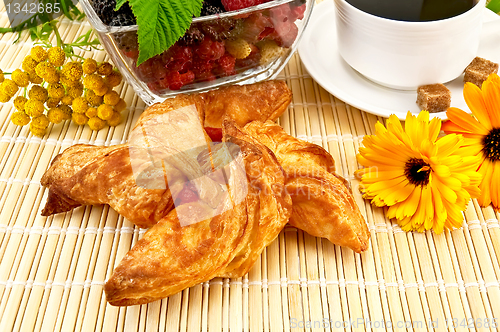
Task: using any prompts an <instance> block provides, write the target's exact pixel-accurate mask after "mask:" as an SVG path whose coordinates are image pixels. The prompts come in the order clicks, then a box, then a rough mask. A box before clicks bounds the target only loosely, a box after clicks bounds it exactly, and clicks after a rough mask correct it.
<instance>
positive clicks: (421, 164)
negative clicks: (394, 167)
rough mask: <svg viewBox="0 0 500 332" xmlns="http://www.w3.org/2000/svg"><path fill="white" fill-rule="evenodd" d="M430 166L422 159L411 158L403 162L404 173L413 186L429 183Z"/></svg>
mask: <svg viewBox="0 0 500 332" xmlns="http://www.w3.org/2000/svg"><path fill="white" fill-rule="evenodd" d="M430 174H431V166H430V165H429V164H427V163H426V162H425V161H423V160H422V159H418V158H411V159H410V160H408V161H407V162H406V164H405V175H406V178H407V179H408V181H410V183H411V184H413V185H415V186H426V185H427V184H428V183H429V175H430Z"/></svg>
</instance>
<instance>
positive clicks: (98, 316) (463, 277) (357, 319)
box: [0, 6, 500, 332]
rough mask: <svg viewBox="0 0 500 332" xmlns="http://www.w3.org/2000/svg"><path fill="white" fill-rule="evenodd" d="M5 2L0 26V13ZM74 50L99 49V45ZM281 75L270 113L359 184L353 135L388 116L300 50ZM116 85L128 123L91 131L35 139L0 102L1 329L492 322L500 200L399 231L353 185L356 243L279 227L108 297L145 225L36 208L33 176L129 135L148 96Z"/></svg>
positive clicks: (13, 57)
mask: <svg viewBox="0 0 500 332" xmlns="http://www.w3.org/2000/svg"><path fill="white" fill-rule="evenodd" d="M2 8H3V6H2ZM2 11H3V12H2V15H1V17H0V19H1V21H0V26H7V24H8V23H7V22H8V19H7V15H6V14H5V10H4V9H2ZM59 25H60V28H59V29H60V31H61V34H62V37H63V38H64V39H65V40H66V41H70V40H72V38H74V37H75V36H78V35H81V34H82V32H85V31H87V30H88V29H90V26H89V24H88V23H86V22H84V23H81V24H80V23H72V22H69V21H67V20H64V19H63V20H62V22H61V23H60V24H59ZM15 38H16V36H15V35H13V34H6V35H3V36H1V38H0V58H1V60H0V68H2V69H4V70H7V69H14V68H18V67H20V64H21V61H22V59H23V58H24V56H25V55H26V54H27V53H28V52H29V49H30V48H31V46H32V42H31V41H30V40H29V38H28V36H27V35H23V37H22V38H21V41H20V42H18V43H16V44H13V41H14V40H15ZM82 55H85V56H91V57H94V58H95V59H96V60H97V61H102V60H103V59H105V58H106V54H105V53H104V52H103V51H93V52H84V53H82ZM279 78H280V79H283V80H285V81H286V82H287V83H288V85H289V87H290V88H291V89H292V92H293V102H292V104H291V105H290V107H289V109H288V111H287V112H286V113H285V114H284V115H283V116H282V117H281V118H280V119H279V123H280V124H281V125H282V126H283V127H284V128H285V130H286V131H287V132H289V133H291V134H292V135H294V136H296V137H298V138H301V139H305V140H307V141H310V142H314V143H316V144H319V145H321V146H323V147H324V148H326V149H327V150H329V151H330V153H331V154H332V155H333V157H334V158H335V161H336V165H337V170H338V172H340V173H341V174H342V175H343V176H344V177H346V178H347V179H349V180H350V182H351V185H352V187H353V188H356V187H357V182H356V179H355V178H354V177H353V172H354V171H355V170H356V169H357V168H358V164H357V162H356V159H355V155H356V152H357V150H358V147H359V145H360V143H361V141H362V138H363V135H365V134H370V133H372V132H373V130H374V124H375V123H376V122H377V121H384V119H381V118H378V117H376V116H374V115H371V114H368V113H365V112H361V111H360V110H358V109H356V108H353V107H350V106H349V105H346V104H345V103H343V102H342V101H340V100H338V99H337V98H335V97H334V96H332V95H330V94H329V93H328V92H326V91H325V90H324V89H322V88H321V87H320V86H319V85H318V84H317V83H315V81H314V80H313V79H312V78H311V77H310V76H309V74H308V73H307V71H306V70H305V68H304V66H303V65H302V63H301V61H300V58H299V55H298V54H295V55H294V56H293V58H292V59H291V61H290V63H289V64H288V65H287V66H286V68H285V69H284V70H283V72H282V73H281V74H280V76H279ZM119 91H120V93H121V96H122V97H123V98H125V100H126V101H127V104H128V105H129V107H128V109H127V111H125V114H126V117H125V119H124V122H123V123H122V124H120V125H119V126H117V127H116V128H106V129H103V130H101V131H99V132H93V131H91V130H90V129H89V128H88V126H85V127H82V126H80V127H78V126H76V125H74V124H69V123H68V122H66V123H63V124H59V125H53V126H51V127H50V128H49V129H50V133H49V134H48V135H46V136H45V137H44V138H42V139H40V138H37V137H33V136H32V135H30V134H29V131H28V128H27V126H26V127H23V128H19V127H17V126H15V125H13V124H12V123H11V122H10V115H11V113H12V112H13V105H12V103H7V104H3V106H1V108H0V195H1V196H0V197H1V198H0V211H1V212H0V260H1V261H0V299H1V300H0V331H1V332H5V331H23V332H24V331H50V332H52V331H105V332H108V331H177V330H179V331H220V330H222V331H302V330H305V331H323V330H325V331H328V330H344V329H345V330H347V331H381V330H391V329H392V330H397V331H426V330H437V331H446V330H454V329H453V328H452V327H453V326H455V327H456V330H457V331H467V330H471V331H472V330H478V331H495V330H498V329H497V328H495V327H493V325H494V324H492V323H493V322H494V321H495V322H496V324H497V325H499V324H500V288H499V280H500V264H499V257H500V230H499V219H500V215H499V214H498V213H495V212H494V210H493V209H492V208H491V207H487V208H480V207H479V206H478V205H477V203H476V202H475V201H472V202H471V203H470V204H469V206H468V208H467V210H466V211H465V213H464V223H463V227H462V228H461V229H457V230H454V231H452V232H444V234H441V235H436V234H434V233H433V232H426V233H404V232H402V231H401V229H400V228H399V227H398V226H397V225H395V224H393V223H392V222H391V221H390V220H388V219H387V218H385V217H384V211H383V210H382V209H380V208H375V207H372V206H371V205H370V204H369V203H367V202H365V201H364V200H363V199H362V198H361V196H360V195H359V193H358V192H357V191H356V190H354V194H355V198H356V201H357V203H358V205H359V206H360V208H361V210H362V213H363V214H364V216H365V218H366V220H367V222H368V224H369V229H370V233H371V241H370V247H369V249H368V250H367V251H366V252H365V253H363V254H354V253H353V252H352V251H351V250H349V249H344V248H340V247H338V246H334V245H333V244H332V243H330V242H329V241H327V240H324V239H319V238H315V237H312V236H310V235H308V234H307V233H304V232H302V231H300V230H297V229H295V228H293V227H286V228H285V229H284V230H283V232H281V234H280V235H279V237H278V238H277V239H276V240H275V241H274V242H273V243H272V244H271V245H270V246H269V247H267V248H266V249H265V251H264V252H263V254H262V256H261V258H260V259H259V261H258V262H257V264H256V265H255V267H254V268H253V269H252V270H251V271H250V272H249V273H248V275H247V276H245V277H243V278H240V279H214V280H211V281H209V282H206V283H203V284H200V285H197V286H195V287H192V288H191V289H187V290H184V291H183V292H181V293H178V294H176V295H173V296H171V297H169V298H168V299H164V300H162V301H157V302H154V303H151V304H148V305H142V306H132V307H126V308H117V307H112V306H110V305H108V304H107V303H106V301H105V298H104V293H103V285H104V282H105V280H106V279H107V278H108V277H109V275H110V273H111V272H112V269H113V267H114V266H115V265H116V264H117V263H118V262H119V261H120V260H121V258H122V257H123V256H124V255H125V253H126V252H127V251H128V250H129V249H130V248H131V246H132V245H134V243H135V242H136V241H137V239H138V238H139V237H140V236H141V235H142V234H143V230H141V229H138V228H137V227H135V226H134V225H133V224H132V223H130V222H129V221H127V220H126V219H124V218H123V217H121V216H119V215H118V214H117V213H116V212H115V211H113V210H112V209H110V208H109V207H107V206H93V207H85V208H77V209H75V210H73V211H72V212H68V213H66V214H58V215H56V216H53V217H49V218H45V217H41V216H40V211H41V208H42V206H43V205H44V203H45V201H46V198H47V190H45V189H44V188H43V187H41V186H40V178H41V175H42V174H43V172H44V171H45V170H46V169H47V168H48V166H49V163H50V161H51V160H52V158H53V157H55V156H56V155H57V154H58V153H59V152H61V151H63V150H64V149H65V148H67V147H69V146H70V145H73V144H76V143H91V144H96V145H113V144H118V143H122V142H124V141H125V140H126V138H127V135H128V133H129V131H130V128H131V127H132V125H133V124H134V123H135V122H136V120H137V118H138V116H139V115H140V113H141V112H142V111H143V110H144V108H145V104H144V103H143V102H142V101H141V100H140V99H139V98H138V97H137V96H136V95H135V94H134V92H133V90H132V89H131V88H130V87H129V86H128V85H126V84H122V86H120V89H119ZM472 322H475V323H476V324H475V325H473V324H472ZM454 323H455V325H453V324H454ZM488 323H489V324H488ZM488 325H489V327H488Z"/></svg>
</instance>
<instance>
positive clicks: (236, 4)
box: [221, 0, 267, 12]
mask: <svg viewBox="0 0 500 332" xmlns="http://www.w3.org/2000/svg"><path fill="white" fill-rule="evenodd" d="M221 2H222V5H223V6H224V8H225V9H226V10H227V11H228V12H230V11H233V10H238V9H243V8H247V7H252V6H257V5H260V4H261V3H264V2H267V1H265V0H222V1H221Z"/></svg>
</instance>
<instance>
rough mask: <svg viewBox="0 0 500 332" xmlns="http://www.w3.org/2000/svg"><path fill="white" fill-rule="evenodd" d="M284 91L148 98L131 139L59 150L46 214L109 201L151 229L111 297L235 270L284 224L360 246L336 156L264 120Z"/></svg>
mask: <svg viewBox="0 0 500 332" xmlns="http://www.w3.org/2000/svg"><path fill="white" fill-rule="evenodd" d="M290 101H291V93H290V90H289V89H288V88H287V87H286V85H285V84H284V83H283V82H277V81H269V82H264V83H257V84H252V85H246V86H231V87H227V88H221V89H218V90H215V91H210V92H207V93H202V94H193V95H179V96H177V97H176V98H172V99H169V100H166V101H165V102H163V103H160V104H155V105H153V106H151V107H149V108H148V109H147V110H146V111H144V113H143V114H142V115H141V117H140V118H139V120H138V122H137V124H136V125H135V127H134V128H133V130H132V131H131V134H130V136H129V138H128V142H127V144H122V145H116V146H111V147H96V146H90V145H75V146H72V147H70V148H68V149H66V150H65V151H64V152H63V153H61V154H60V155H58V156H57V157H56V158H55V159H54V160H53V162H52V164H51V166H50V168H49V169H48V170H47V172H46V173H45V174H44V176H43V178H42V184H43V185H44V186H46V187H48V188H49V195H48V199H47V203H46V205H45V208H44V210H43V212H42V214H43V215H51V214H54V213H58V212H65V211H69V210H70V209H72V208H74V207H77V206H80V205H86V204H109V205H110V206H111V207H113V208H114V209H115V210H116V211H117V212H118V213H120V214H121V215H123V216H124V217H126V218H127V219H129V220H130V221H132V222H134V223H135V224H136V225H138V226H140V227H144V228H150V229H149V230H148V231H147V232H146V233H145V234H144V236H143V238H142V239H140V240H139V241H138V242H137V244H136V245H135V246H134V247H133V248H132V249H131V250H130V252H129V253H128V254H127V255H126V256H125V257H124V259H123V260H122V261H121V262H120V263H119V265H118V266H117V267H116V269H115V271H114V273H113V275H112V276H111V277H110V279H109V280H108V281H107V283H106V285H105V292H106V297H107V300H108V301H109V302H110V303H111V304H113V305H131V304H142V303H147V302H151V301H154V300H156V299H160V298H164V297H167V296H169V295H171V294H174V293H177V292H178V291H181V290H182V289H185V288H187V287H191V286H193V285H195V284H198V283H200V282H203V281H207V280H210V279H212V278H214V277H227V278H237V277H241V276H243V275H244V274H246V273H247V272H248V271H249V269H250V268H251V267H252V265H253V264H254V263H255V261H256V260H257V259H258V257H259V255H260V254H261V252H262V250H263V249H264V248H265V247H266V246H267V245H268V244H269V243H270V242H271V241H273V240H274V239H275V238H276V236H277V235H278V234H279V232H280V231H281V230H282V229H283V227H284V226H285V224H286V223H287V222H290V223H291V224H292V225H294V226H296V227H298V228H301V229H303V230H304V231H306V232H308V233H310V234H312V235H316V236H321V237H325V238H328V239H329V240H330V241H332V242H333V243H335V244H339V245H343V246H347V247H349V248H352V249H353V250H355V251H356V252H361V251H363V250H365V249H366V248H367V245H368V239H369V233H368V230H367V227H366V223H365V221H364V219H363V217H362V215H361V213H360V211H359V209H358V207H357V205H356V204H355V202H354V200H353V198H352V195H351V193H350V192H349V190H348V188H347V187H346V186H345V180H343V179H342V178H341V177H338V176H336V175H335V173H334V171H335V166H334V161H333V158H332V157H331V155H330V154H328V152H326V151H325V150H324V149H322V148H321V147H319V146H317V145H314V144H310V143H307V142H304V141H301V140H298V139H296V138H294V137H291V136H290V135H288V134H286V133H285V132H284V131H283V130H282V129H281V127H279V126H278V125H276V124H275V123H274V122H273V121H267V120H275V119H276V118H277V117H278V116H279V115H281V114H282V113H283V112H284V110H285V109H286V108H287V107H288V104H289V103H290ZM214 128H218V129H216V130H214ZM208 133H210V134H211V135H209V134H208ZM215 134H216V135H215ZM219 134H220V136H221V139H217V140H216V141H217V142H220V141H221V140H222V141H223V142H222V143H213V142H212V141H211V138H210V137H213V136H214V135H215V136H217V135H219ZM174 207H175V209H174Z"/></svg>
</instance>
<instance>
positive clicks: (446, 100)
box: [417, 83, 451, 113]
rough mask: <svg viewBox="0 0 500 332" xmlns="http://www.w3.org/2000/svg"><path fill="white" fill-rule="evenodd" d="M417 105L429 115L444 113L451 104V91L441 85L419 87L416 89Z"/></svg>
mask: <svg viewBox="0 0 500 332" xmlns="http://www.w3.org/2000/svg"><path fill="white" fill-rule="evenodd" d="M417 104H418V106H419V107H420V109H421V110H427V111H429V113H436V112H444V111H446V109H447V108H448V107H450V104H451V91H450V90H448V88H447V87H445V86H444V85H443V84H441V83H436V84H429V85H421V86H419V87H418V89H417Z"/></svg>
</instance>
